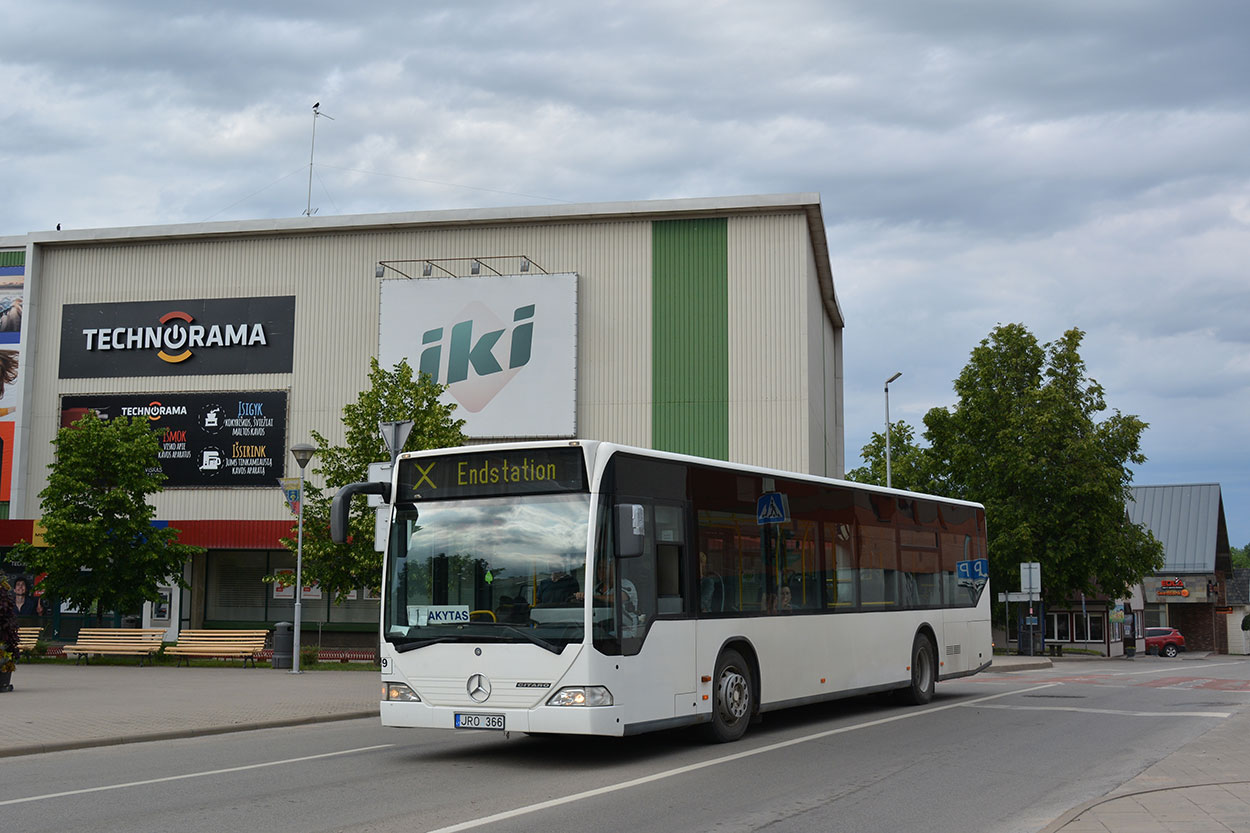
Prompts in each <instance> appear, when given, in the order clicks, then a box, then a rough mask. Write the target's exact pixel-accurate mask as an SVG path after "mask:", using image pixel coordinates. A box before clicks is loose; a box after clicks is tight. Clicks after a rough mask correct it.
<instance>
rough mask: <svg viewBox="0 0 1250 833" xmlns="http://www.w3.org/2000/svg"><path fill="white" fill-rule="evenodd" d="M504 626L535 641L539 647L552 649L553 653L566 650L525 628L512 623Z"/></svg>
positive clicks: (510, 631)
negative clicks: (516, 626)
mask: <svg viewBox="0 0 1250 833" xmlns="http://www.w3.org/2000/svg"><path fill="white" fill-rule="evenodd" d="M502 627H503V629H504V630H506V631H508V632H509V633H515V634H516V635H517V636H520V637H522V638H523V639H527V640H529V641H530V642H533V643H534V644H535V645H537V646H538V647H539V648H546V649H547V650H548V651H550V652H551V653H553V654H558V653H561V652H562V651H563V650H564V647H563V646H558V645H556V644H555V643H554V642H548V641H547V640H545V639H543V638H542V637H541V636H535V635H534V634H532V633H530V632H529V631H527V630H524V629H523V628H514V627H512V626H511V625H503V626H502Z"/></svg>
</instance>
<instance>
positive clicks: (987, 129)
mask: <svg viewBox="0 0 1250 833" xmlns="http://www.w3.org/2000/svg"><path fill="white" fill-rule="evenodd" d="M184 8H186V9H188V10H190V11H189V12H188V13H185V14H183V13H180V12H181V11H182V10H183V9H184ZM0 14H2V19H3V20H4V24H5V25H4V29H5V38H4V46H3V49H0V90H2V91H3V95H0V113H2V114H3V121H2V122H0V124H2V125H3V127H2V132H0V175H2V178H3V179H2V181H3V183H4V189H3V193H4V199H3V200H0V235H6V234H22V233H25V232H28V231H42V230H49V229H52V228H54V227H55V226H56V224H57V223H62V224H64V226H65V227H66V228H87V227H109V226H127V225H146V224H156V223H181V222H201V221H206V220H233V219H253V218H272V217H294V216H299V215H300V214H301V212H303V211H304V209H305V207H306V205H307V202H308V172H309V168H308V163H309V151H310V139H311V130H312V109H311V108H312V105H313V103H314V102H318V101H319V102H320V103H321V109H322V111H323V112H324V113H326V114H328V115H330V116H332V117H333V119H334V120H333V121H330V120H327V119H320V120H318V121H317V133H316V164H315V167H314V170H315V174H316V175H315V177H314V181H313V188H312V205H313V207H315V208H317V209H318V211H319V216H325V215H335V214H360V213H373V212H385V211H410V210H423V209H444V208H463V207H481V206H498V205H543V204H555V203H559V202H599V201H616V200H639V199H656V198H679V197H705V196H725V195H739V194H765V193H789V192H818V193H820V195H821V198H822V203H823V208H824V214H825V220H826V223H827V224H828V235H829V241H830V256H831V259H832V262H833V268H834V280H835V285H836V289H837V292H838V296H839V299H840V302H841V305H842V308H843V311H844V313H845V316H846V333H845V336H846V419H847V431H846V446H847V451H848V456H849V457H850V460H851V465H855V464H857V462H858V461H857V457H858V450H859V448H860V447H861V446H863V445H864V444H865V443H866V442H867V441H868V439H869V433H870V432H871V431H873V430H877V431H880V430H881V429H882V427H883V424H884V400H883V391H882V389H883V386H884V381H885V379H886V378H887V377H888V376H890V375H891V374H893V373H894V372H895V371H902V372H903V376H902V378H900V379H899V380H898V381H897V382H895V383H894V384H892V385H891V388H890V390H891V397H890V410H891V416H892V417H893V418H895V419H905V420H907V421H908V422H910V423H912V424H913V425H914V426H917V427H918V428H919V427H920V426H921V424H922V417H923V415H924V413H925V412H926V411H927V410H928V409H929V408H932V407H934V406H939V405H950V404H953V403H954V394H953V392H952V385H951V382H952V380H953V379H954V378H955V377H956V376H957V375H958V373H959V371H960V369H961V368H962V367H963V366H964V364H965V363H966V362H967V359H968V356H969V353H970V351H971V350H972V348H973V347H974V346H976V344H977V343H978V342H979V341H980V340H981V339H982V338H984V337H985V336H986V335H987V334H988V333H989V332H990V330H991V329H992V328H993V327H994V326H995V325H996V324H998V323H1009V322H1020V323H1023V324H1024V325H1025V326H1027V327H1028V328H1029V329H1030V330H1031V331H1032V332H1033V333H1034V334H1035V335H1036V336H1037V337H1038V338H1039V339H1040V340H1042V341H1050V340H1053V339H1055V338H1058V337H1059V336H1060V335H1061V334H1062V333H1063V331H1064V330H1066V329H1068V328H1071V327H1079V328H1081V329H1082V330H1084V331H1085V332H1086V337H1085V341H1084V345H1083V349H1082V355H1083V356H1084V358H1085V360H1086V363H1087V365H1088V370H1089V373H1090V375H1091V376H1092V377H1094V378H1095V379H1097V380H1098V381H1099V382H1101V383H1102V384H1103V385H1104V386H1105V388H1106V392H1107V400H1108V403H1109V405H1110V406H1111V407H1112V408H1116V409H1119V410H1120V411H1122V412H1124V413H1131V414H1136V415H1138V416H1140V417H1141V418H1142V419H1144V420H1146V421H1147V422H1148V423H1150V428H1149V429H1148V431H1147V433H1146V435H1145V440H1144V444H1145V452H1146V454H1147V455H1148V457H1149V458H1150V459H1149V462H1147V463H1146V464H1145V465H1144V466H1141V467H1140V468H1138V469H1137V470H1136V473H1135V475H1136V476H1135V479H1134V482H1135V483H1136V484H1138V485H1154V484H1167V483H1200V482H1219V483H1220V484H1221V485H1222V486H1223V495H1224V508H1225V512H1226V514H1227V519H1228V527H1229V533H1230V538H1231V539H1232V540H1231V543H1232V544H1233V545H1234V546H1241V545H1244V544H1246V543H1247V542H1250V517H1247V509H1248V508H1250V326H1248V322H1247V317H1248V316H1247V313H1250V279H1248V278H1247V275H1246V273H1245V272H1246V266H1247V264H1250V84H1248V83H1247V79H1250V48H1248V47H1247V43H1250V4H1247V3H1245V2H1244V0H1230V1H1229V2H1195V3H1178V2H1175V0H1136V2H1126V1H1125V0H1098V2H1092V3H1091V2H1089V0H1080V1H1079V2H1077V1H1076V0H1049V2H1045V3H1036V2H1034V3H1017V2H1004V0H967V1H966V2H958V1H956V2H940V0H899V2H889V0H863V2H852V1H850V0H823V2H803V0H795V2H786V1H785V0H770V2H766V3H765V2H760V3H747V2H732V0H729V1H727V2H707V3H675V2H647V0H630V1H629V2H619V3H596V2H586V1H585V0H580V2H560V1H559V0H547V2H541V3H529V2H518V1H517V0H509V1H508V2H471V1H470V0H462V2H441V3H436V2H426V3H408V2H404V3H392V2H374V3H368V4H363V5H362V4H350V3H342V2H339V1H338V0H336V1H335V2H325V1H324V0H301V2H299V3H290V2H268V3H256V2H252V1H251V0H249V2H225V1H224V0H217V2H213V3H203V4H194V5H191V4H187V5H186V6H184V5H183V4H176V3H175V4H171V3H169V2H167V0H161V2H137V1H135V0H132V1H131V2H126V1H125V0H111V1H110V2H108V3H98V4H94V5H92V4H85V3H77V2H75V3H69V2H63V0H40V2H37V3H34V2H29V0H0Z"/></svg>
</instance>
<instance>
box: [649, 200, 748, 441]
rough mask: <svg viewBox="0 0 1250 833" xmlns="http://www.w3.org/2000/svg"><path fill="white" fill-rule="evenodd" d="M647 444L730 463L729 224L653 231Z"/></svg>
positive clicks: (685, 224) (684, 224)
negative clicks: (649, 442)
mask: <svg viewBox="0 0 1250 833" xmlns="http://www.w3.org/2000/svg"><path fill="white" fill-rule="evenodd" d="M651 393H652V407H651V444H652V446H653V447H654V448H656V449H658V450H661V451H675V452H681V453H684V454H698V455H701V456H704V457H714V458H717V459H721V460H724V459H727V458H728V456H729V224H728V221H726V220H725V219H724V218H718V219H706V220H666V221H660V222H654V223H652V224H651Z"/></svg>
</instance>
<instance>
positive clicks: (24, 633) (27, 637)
mask: <svg viewBox="0 0 1250 833" xmlns="http://www.w3.org/2000/svg"><path fill="white" fill-rule="evenodd" d="M42 635H43V628H41V627H39V626H38V625H36V626H35V627H30V628H18V629H17V649H18V650H19V651H21V652H22V653H23V654H29V653H30V652H31V651H33V650H35V643H36V642H38V641H39V637H40V636H42Z"/></svg>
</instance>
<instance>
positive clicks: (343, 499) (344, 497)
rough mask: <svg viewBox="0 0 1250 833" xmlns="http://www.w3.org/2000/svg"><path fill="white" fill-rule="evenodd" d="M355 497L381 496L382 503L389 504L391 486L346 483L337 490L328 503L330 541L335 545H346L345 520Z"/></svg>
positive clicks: (387, 484) (374, 483) (373, 483)
mask: <svg viewBox="0 0 1250 833" xmlns="http://www.w3.org/2000/svg"><path fill="white" fill-rule="evenodd" d="M356 495H381V496H382V501H383V503H390V500H391V484H390V483H378V482H377V481H374V482H371V483H348V484H347V485H346V486H344V487H343V488H341V489H339V490H338V493H337V494H335V496H334V500H333V501H331V502H330V540H331V541H333V542H334V543H336V544H346V543H347V519H348V515H349V514H350V512H351V508H352V505H351V504H352V498H353V497H355V496H356Z"/></svg>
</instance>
